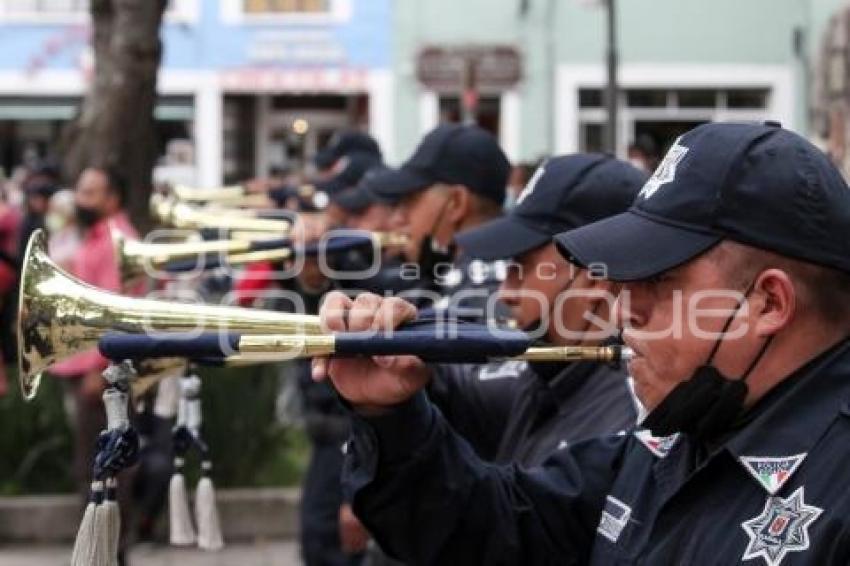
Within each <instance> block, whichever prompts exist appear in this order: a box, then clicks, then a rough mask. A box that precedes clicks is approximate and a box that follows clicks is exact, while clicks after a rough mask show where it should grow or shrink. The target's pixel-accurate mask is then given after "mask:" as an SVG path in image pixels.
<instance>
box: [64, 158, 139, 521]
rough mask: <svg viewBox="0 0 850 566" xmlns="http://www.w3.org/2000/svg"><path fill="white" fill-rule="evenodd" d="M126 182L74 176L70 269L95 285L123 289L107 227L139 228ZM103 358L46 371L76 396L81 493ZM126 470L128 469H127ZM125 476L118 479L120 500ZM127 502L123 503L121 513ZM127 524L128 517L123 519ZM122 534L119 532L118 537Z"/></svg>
mask: <svg viewBox="0 0 850 566" xmlns="http://www.w3.org/2000/svg"><path fill="white" fill-rule="evenodd" d="M126 188H127V184H126V181H125V180H124V178H123V176H121V175H120V174H119V173H118V172H117V171H113V170H111V169H104V168H94V167H91V168H88V169H86V170H85V171H83V172H82V173H81V174H80V176H79V178H78V179H77V184H76V187H75V189H74V204H75V212H76V217H77V224H78V226H79V227H80V229H81V230H82V240H81V242H80V248H79V251H78V253H77V254H76V256H75V257H74V258H73V260H72V261H71V273H72V274H73V275H75V276H76V277H78V278H80V279H82V280H83V281H85V282H86V283H90V284H92V285H94V286H95V287H98V288H101V289H106V290H108V291H114V292H120V293H122V294H126V290H124V289H122V286H121V278H120V275H119V273H118V265H117V262H116V258H115V254H114V250H113V248H112V237H111V233H110V230H111V229H114V230H118V231H120V232H121V233H122V234H123V235H124V236H126V237H128V238H136V237H137V232H136V230H135V228H133V225H132V224H131V223H130V220H129V218H128V217H127V214H126V213H125V212H124V209H123V203H124V195H125V193H126ZM106 364H107V362H106V360H105V359H104V358H103V357H102V356H101V355H100V354H99V353H98V352H97V350H91V351H88V352H83V353H81V354H78V355H76V356H74V357H72V358H69V359H67V360H65V361H63V362H60V363H57V364H54V365H53V366H52V367H51V368H50V372H51V373H53V374H54V375H57V376H60V377H64V378H66V379H67V381H68V386H69V387H68V391H69V394H70V395H72V396H73V398H74V406H75V409H76V410H75V412H76V414H75V415H74V417H73V419H72V422H73V424H74V427H73V428H74V435H75V442H74V444H75V446H74V449H75V450H74V452H75V454H74V468H75V473H76V476H77V482H78V486H79V488H80V490H81V493H82V494H83V495H84V497H85V495H86V494H87V493H88V484H89V481H90V476H91V466H92V462H93V458H94V448H95V442H96V440H97V436H98V434H99V433H100V431H101V430H103V429H104V428H105V427H106V415H105V413H104V409H103V402H102V400H101V395H102V394H103V390H104V386H105V381H104V379H103V377H102V376H101V372H102V371H103V369H104V368H105V367H106ZM125 475H126V474H125ZM129 484H130V482H129V481H120V480H119V496H118V497H119V500H121V499H125V497H122V493H120V492H123V491H126V490H125V489H123V488H126V487H129ZM127 507H128V505H126V504H125V505H121V508H122V515H123V514H124V511H125V510H126V509H127ZM124 523H125V524H126V521H124ZM122 538H123V537H122Z"/></svg>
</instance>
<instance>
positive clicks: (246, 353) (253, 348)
mask: <svg viewBox="0 0 850 566" xmlns="http://www.w3.org/2000/svg"><path fill="white" fill-rule="evenodd" d="M336 339H337V337H336V336H334V335H332V334H326V335H314V336H291V335H277V336H266V335H263V336H260V335H254V336H252V335H242V336H240V337H239V345H238V349H239V353H238V354H234V355H232V356H228V358H227V359H226V361H227V362H230V363H249V362H258V361H263V362H273V361H280V360H287V359H292V358H313V357H324V356H333V355H334V354H336V353H337V347H336ZM633 356H634V353H633V351H632V350H631V349H630V348H627V347H625V346H619V345H613V346H532V347H530V348H528V349H527V350H526V351H525V352H524V353H521V354H518V355H514V356H508V357H507V358H506V359H512V360H523V361H529V362H600V363H612V362H618V361H628V360H630V359H631V358H632V357H633Z"/></svg>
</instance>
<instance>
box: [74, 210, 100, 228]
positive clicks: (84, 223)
mask: <svg viewBox="0 0 850 566" xmlns="http://www.w3.org/2000/svg"><path fill="white" fill-rule="evenodd" d="M74 213H75V216H76V217H77V224H79V225H80V226H81V227H83V228H91V227H92V226H94V225H95V224H97V222H98V220H100V218H101V215H100V211H98V210H97V209H95V208H89V207H87V206H79V205H77V206H76V207H75V209H74Z"/></svg>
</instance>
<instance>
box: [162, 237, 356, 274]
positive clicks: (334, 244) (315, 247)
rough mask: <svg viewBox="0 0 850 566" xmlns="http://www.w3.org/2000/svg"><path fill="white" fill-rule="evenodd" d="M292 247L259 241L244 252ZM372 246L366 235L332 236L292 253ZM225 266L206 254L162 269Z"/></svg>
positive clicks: (222, 256) (219, 258) (286, 242)
mask: <svg viewBox="0 0 850 566" xmlns="http://www.w3.org/2000/svg"><path fill="white" fill-rule="evenodd" d="M290 245H292V242H291V240H289V239H281V240H265V241H263V240H260V241H258V242H254V243H252V244H251V248H250V249H249V250H247V251H246V252H239V253H247V252H259V251H265V250H275V249H278V248H284V247H288V246H290ZM372 245H373V242H372V237H371V236H370V235H368V234H366V235H362V236H360V235H356V234H353V235H346V236H332V237H330V238H328V239H326V240H324V241H320V242H314V243H311V244H307V245H306V246H302V247H300V248H297V249H296V250H294V253H300V254H302V255H306V256H314V255H318V254H319V253H320V252H321V253H324V254H333V253H340V252H347V251H350V250H353V249H358V248H369V247H371V246H372ZM225 265H227V256H226V255H225V254H220V253H217V254H206V255H201V256H198V257H197V258H189V259H182V260H175V261H171V262H168V263H167V264H166V265H165V266H164V267H163V268H162V269H163V271H167V272H169V273H182V272H186V271H195V270H196V269H217V268H219V267H222V266H225Z"/></svg>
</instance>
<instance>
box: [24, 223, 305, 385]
mask: <svg viewBox="0 0 850 566" xmlns="http://www.w3.org/2000/svg"><path fill="white" fill-rule="evenodd" d="M19 293H20V294H19V298H18V360H19V361H18V363H19V380H20V384H21V390H22V392H23V395H24V397H25V398H26V399H28V400H29V399H32V398H33V397H34V396H35V394H36V392H37V390H38V385H39V380H40V377H41V373H42V372H43V371H44V370H45V369H46V368H47V367H48V366H50V365H51V364H53V363H55V362H57V361H60V360H63V359H65V358H68V357H70V356H72V355H74V354H77V353H79V352H83V351H86V350H89V349H92V348H94V347H96V346H97V342H98V340H99V339H100V337H101V336H102V335H103V334H105V333H107V332H125V333H143V332H195V331H199V330H204V329H205V330H207V331H211V330H216V329H231V330H233V331H240V332H252V333H272V334H274V333H284V334H292V333H298V334H308V335H309V334H318V333H320V332H321V329H320V325H319V319H318V317H316V316H310V315H300V314H289V313H280V312H273V311H264V310H258V309H244V308H238V307H228V306H211V305H194V304H185V303H176V302H174V301H165V300H163V301H158V300H151V299H136V298H128V297H123V296H121V295H117V294H114V293H110V292H108V291H104V290H103V289H98V288H96V287H93V286H92V285H89V284H87V283H84V282H82V281H80V280H79V279H77V278H75V277H73V276H72V275H70V274H68V273H66V272H65V271H63V270H62V269H61V268H60V267H59V266H57V265H56V264H55V263H54V262H53V261H52V260H51V259H50V258H49V257H48V255H47V239H46V237H45V234H44V232H43V231H42V230H36V231H35V232H34V233H33V235H32V236H31V237H30V240H29V243H28V244H27V249H26V253H25V254H24V257H23V263H22V267H21V284H20V292H19Z"/></svg>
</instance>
